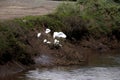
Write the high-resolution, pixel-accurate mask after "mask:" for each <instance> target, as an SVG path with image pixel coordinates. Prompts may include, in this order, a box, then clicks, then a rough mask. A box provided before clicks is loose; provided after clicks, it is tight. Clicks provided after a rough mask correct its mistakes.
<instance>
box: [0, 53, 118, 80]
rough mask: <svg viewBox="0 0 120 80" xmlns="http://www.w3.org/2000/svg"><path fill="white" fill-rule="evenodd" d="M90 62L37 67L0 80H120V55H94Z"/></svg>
mask: <svg viewBox="0 0 120 80" xmlns="http://www.w3.org/2000/svg"><path fill="white" fill-rule="evenodd" d="M90 55H91V54H90ZM88 60H89V61H88V63H86V65H85V66H64V67H63V66H56V67H48V68H37V67H36V68H32V69H29V70H26V71H23V72H20V73H18V74H16V75H13V76H11V77H5V78H3V79H1V78H0V80H120V54H114V55H113V54H111V55H110V54H105V55H104V54H94V55H92V56H90V57H89V59H88Z"/></svg>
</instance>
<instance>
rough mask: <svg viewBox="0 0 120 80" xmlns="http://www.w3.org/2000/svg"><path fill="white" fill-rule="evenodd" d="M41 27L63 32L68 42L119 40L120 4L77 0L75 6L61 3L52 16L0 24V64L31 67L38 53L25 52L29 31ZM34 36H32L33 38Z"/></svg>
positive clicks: (97, 0)
mask: <svg viewBox="0 0 120 80" xmlns="http://www.w3.org/2000/svg"><path fill="white" fill-rule="evenodd" d="M118 2H119V1H118ZM44 28H50V29H51V30H52V33H53V32H54V31H63V32H64V33H65V34H66V35H67V41H69V43H77V42H80V41H82V40H87V41H89V40H90V38H92V39H95V40H100V39H104V40H103V41H102V43H103V44H104V45H112V44H110V43H109V42H108V43H107V42H106V41H105V40H106V39H107V41H114V40H115V41H117V44H118V43H119V40H120V35H119V34H120V5H119V3H116V2H114V1H112V0H84V1H83V0H78V2H77V3H63V4H61V5H60V6H58V8H57V9H56V11H55V12H54V13H52V14H48V15H45V16H27V17H24V18H19V19H14V20H6V21H1V22H0V64H5V63H7V62H8V61H12V60H15V61H18V62H20V63H22V64H24V65H30V64H34V61H33V59H32V58H33V57H32V56H35V55H36V54H37V53H36V52H32V54H29V52H27V51H26V48H27V47H28V46H31V44H30V42H29V39H31V38H33V36H31V34H32V33H31V32H33V33H34V32H35V31H36V32H37V31H38V30H43V29H44ZM34 37H35V36H34Z"/></svg>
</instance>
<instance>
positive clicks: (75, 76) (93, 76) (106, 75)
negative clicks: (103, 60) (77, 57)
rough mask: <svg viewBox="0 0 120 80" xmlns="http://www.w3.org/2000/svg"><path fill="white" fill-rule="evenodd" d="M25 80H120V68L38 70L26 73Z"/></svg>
mask: <svg viewBox="0 0 120 80" xmlns="http://www.w3.org/2000/svg"><path fill="white" fill-rule="evenodd" d="M24 79H25V80H120V68H119V67H107V68H104V67H94V68H80V69H65V68H64V69H62V68H54V69H42V70H41V69H36V70H30V71H28V72H26V73H25V77H24Z"/></svg>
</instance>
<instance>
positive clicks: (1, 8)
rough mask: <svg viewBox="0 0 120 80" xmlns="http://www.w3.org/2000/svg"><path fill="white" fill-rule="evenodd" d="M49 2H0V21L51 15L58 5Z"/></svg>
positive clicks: (0, 0)
mask: <svg viewBox="0 0 120 80" xmlns="http://www.w3.org/2000/svg"><path fill="white" fill-rule="evenodd" d="M60 3H61V2H59V1H50V0H0V19H13V18H16V17H23V16H29V15H45V14H48V13H51V12H53V11H54V10H55V8H56V7H57V6H58V5H59V4H60Z"/></svg>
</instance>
